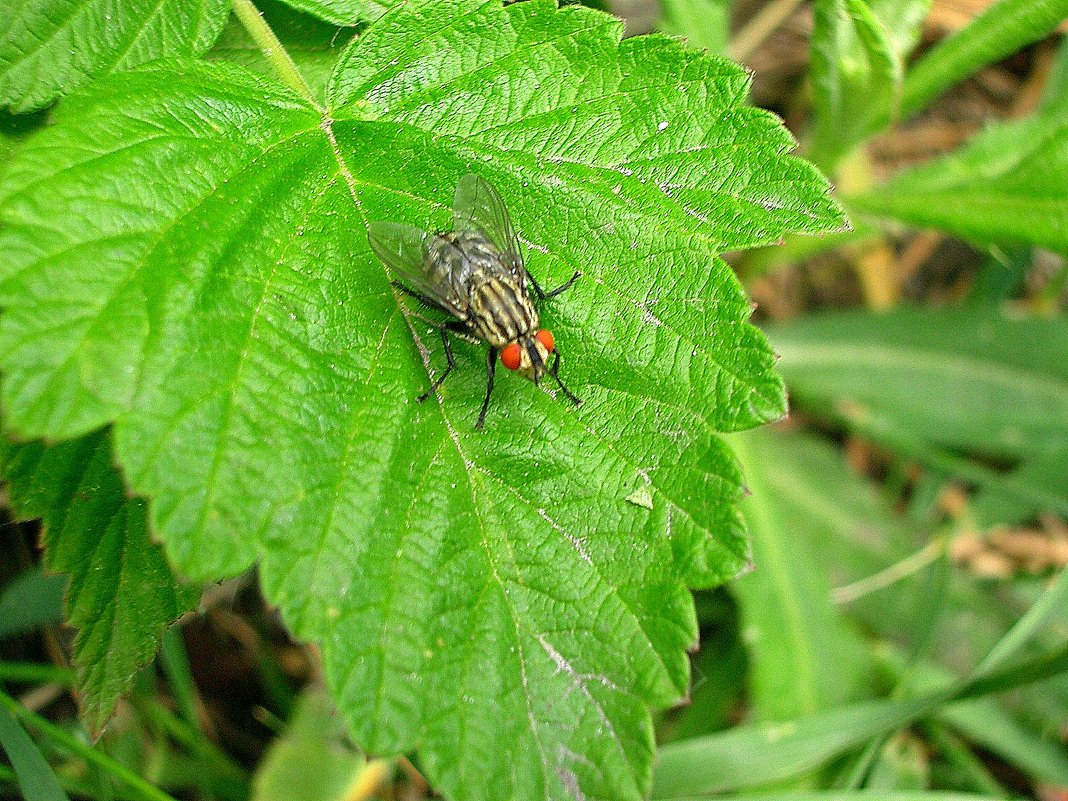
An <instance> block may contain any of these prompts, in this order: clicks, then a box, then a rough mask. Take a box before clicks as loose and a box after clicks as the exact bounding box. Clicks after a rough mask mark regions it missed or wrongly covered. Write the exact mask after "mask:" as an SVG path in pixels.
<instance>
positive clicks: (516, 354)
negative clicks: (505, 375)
mask: <svg viewBox="0 0 1068 801" xmlns="http://www.w3.org/2000/svg"><path fill="white" fill-rule="evenodd" d="M538 333H539V334H540V333H541V332H540V331H539V332H538ZM522 356H523V352H522V351H521V350H520V349H519V343H518V342H513V343H512V344H511V345H508V346H507V347H505V349H504V350H502V351H501V364H503V365H504V366H505V367H507V368H508V369H509V370H518V369H519V362H520V361H521V360H522Z"/></svg>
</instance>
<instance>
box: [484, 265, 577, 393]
mask: <svg viewBox="0 0 1068 801" xmlns="http://www.w3.org/2000/svg"><path fill="white" fill-rule="evenodd" d="M572 280H574V279H572ZM546 372H547V373H548V374H549V375H551V376H552V377H553V378H555V379H556V383H557V384H559V385H560V389H561V390H563V393H564V394H565V395H567V399H568V400H569V401H571V402H572V403H573V404H575V405H576V406H578V405H580V404H581V403H582V401H581V400H580V399H579V398H578V396H576V395H575V394H574V393H573V392H572V391H571V390H570V389H568V388H567V387H565V386H564V382H563V381H561V380H560V351H556V354H555V356H554V358H553V366H552V367H550V368H549V369H548V370H547V371H546ZM487 397H488V396H487Z"/></svg>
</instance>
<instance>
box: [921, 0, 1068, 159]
mask: <svg viewBox="0 0 1068 801" xmlns="http://www.w3.org/2000/svg"><path fill="white" fill-rule="evenodd" d="M1066 17H1068V0H1000V2H998V3H994V4H993V5H991V6H990V7H989V8H987V9H986V11H984V12H983V13H982V14H980V15H979V16H978V17H976V18H975V19H974V20H973V21H972V22H971V24H970V25H968V26H967V27H965V28H962V29H961V30H959V31H957V33H955V34H954V35H953V36H951V37H949V38H948V39H946V40H945V41H944V42H942V43H941V44H940V45H938V47H935V48H934V49H932V50H931V51H930V52H929V53H927V54H926V55H925V56H924V57H923V58H922V59H920V61H919V62H917V63H916V65H915V66H914V67H913V68H912V69H911V70H909V73H908V75H907V76H905V82H904V86H903V87H902V93H901V114H902V116H904V117H908V116H911V115H912V114H915V113H916V112H917V111H921V110H922V109H923V108H925V107H926V106H927V104H928V103H930V102H931V100H933V99H934V98H935V97H937V96H938V95H939V94H941V93H942V92H944V91H945V90H946V89H948V88H949V87H950V86H952V85H953V84H955V83H957V82H959V81H961V80H963V79H964V78H966V77H968V76H969V75H972V74H974V73H976V72H978V71H979V70H980V69H981V68H983V67H985V66H986V65H987V64H993V63H994V62H995V61H1000V60H1001V59H1003V58H1005V57H1006V56H1008V55H1011V54H1012V53H1015V52H1016V51H1017V50H1020V49H1021V48H1023V47H1024V46H1025V45H1028V44H1031V42H1037V41H1038V40H1039V39H1042V38H1043V37H1045V36H1048V35H1049V34H1050V33H1051V32H1052V31H1053V30H1054V29H1055V28H1056V27H1057V26H1058V25H1059V24H1060V23H1061V22H1063V21H1064V19H1065V18H1066ZM1021 141H1023V140H1021ZM1015 144H1016V145H1017V146H1018V145H1019V144H1020V142H1016V143H1015Z"/></svg>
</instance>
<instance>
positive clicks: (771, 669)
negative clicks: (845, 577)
mask: <svg viewBox="0 0 1068 801" xmlns="http://www.w3.org/2000/svg"><path fill="white" fill-rule="evenodd" d="M793 439H794V438H792V437H787V436H779V434H778V432H749V433H746V434H735V435H732V436H731V438H730V439H729V444H730V445H731V447H732V449H733V450H734V452H735V454H737V455H738V458H739V460H740V461H741V463H742V470H743V472H744V473H745V477H746V481H747V484H748V486H749V489H750V490H751V491H752V493H753V494H752V495H751V496H749V497H747V498H746V499H745V501H744V502H743V503H742V511H743V513H744V514H745V519H746V522H747V523H748V528H749V532H750V534H751V536H752V543H753V562H754V564H755V565H756V569H755V570H754V571H753V572H752V573H750V574H748V575H746V576H743V577H742V578H740V579H738V580H736V581H735V582H734V583H733V585H732V589H733V591H734V594H735V597H737V599H738V602H739V605H740V606H741V611H742V617H743V621H744V626H745V641H746V643H747V644H748V647H749V656H750V679H749V681H750V691H751V700H752V703H753V706H754V709H755V713H756V715H757V716H758V718H759V719H761V720H766V721H772V720H792V719H794V718H798V717H804V716H806V715H810V714H812V713H814V712H817V711H819V710H821V709H827V708H829V707H832V706H835V705H837V704H840V703H842V702H844V701H846V700H848V699H849V698H851V697H855V696H856V695H857V694H858V690H860V689H861V688H862V686H863V683H864V679H865V676H864V671H865V666H866V662H867V658H866V655H865V648H864V645H863V643H862V642H861V641H860V639H859V638H857V637H856V636H855V635H854V634H853V633H852V632H851V631H849V629H848V628H847V627H846V625H845V622H844V621H843V619H842V617H841V615H840V613H839V612H838V610H837V609H835V607H834V605H833V603H832V599H831V577H830V576H829V575H828V572H827V567H828V566H827V565H825V563H822V562H817V561H816V558H815V554H814V550H813V548H812V546H811V541H812V539H813V538H815V537H818V536H819V533H821V532H819V533H813V532H811V529H812V528H819V527H820V526H822V525H825V521H824V519H822V518H821V517H820V516H819V515H818V514H813V512H814V511H817V512H818V511H819V510H818V509H817V510H813V509H812V508H811V507H810V506H808V505H807V504H801V505H800V506H799V505H798V504H797V501H798V500H804V498H798V493H797V490H798V489H799V487H797V486H796V485H795V484H794V476H795V474H794V472H793V471H791V470H790V465H791V458H790V447H791V442H792V441H793ZM783 485H786V486H785V487H784V486H783ZM784 490H785V491H784ZM791 490H792V491H793V493H791V492H790V491H791ZM811 497H812V496H811V494H809V496H808V499H811Z"/></svg>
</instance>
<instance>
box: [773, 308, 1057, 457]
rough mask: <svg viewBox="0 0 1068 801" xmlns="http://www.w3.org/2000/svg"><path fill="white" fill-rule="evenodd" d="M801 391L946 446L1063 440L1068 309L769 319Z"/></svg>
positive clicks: (1024, 446)
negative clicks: (1065, 312)
mask: <svg viewBox="0 0 1068 801" xmlns="http://www.w3.org/2000/svg"><path fill="white" fill-rule="evenodd" d="M769 336H770V338H771V340H772V342H773V343H774V345H775V347H776V349H777V350H778V351H779V352H780V353H781V354H782V361H781V362H780V365H779V366H780V369H781V370H782V372H783V374H784V375H785V376H786V379H787V383H788V384H789V386H790V388H791V391H792V392H793V393H794V394H795V396H796V398H797V400H798V401H800V402H801V403H802V404H806V403H808V404H816V405H819V406H821V407H823V408H829V409H834V408H835V407H837V408H843V407H848V408H849V409H850V413H851V416H856V413H855V412H856V410H861V411H870V412H871V413H872V414H874V415H876V416H878V417H880V418H883V419H886V420H888V421H890V422H891V423H892V424H893V425H895V426H896V427H898V428H900V429H902V430H904V431H908V432H910V434H912V435H914V436H916V437H918V438H922V439H924V440H927V441H929V442H933V443H938V444H941V445H945V446H948V447H953V448H963V449H967V450H971V451H975V452H979V453H986V454H994V455H1002V456H1015V457H1025V456H1031V455H1033V454H1038V453H1047V452H1052V451H1057V450H1062V449H1063V448H1065V447H1066V445H1068V429H1066V428H1065V426H1064V421H1065V420H1068V320H1066V319H1065V318H1063V317H1061V318H1052V319H1048V320H1038V319H1035V320H1027V319H1022V320H1021V319H1012V318H1009V317H1007V316H1004V315H1002V314H1001V313H999V312H997V311H993V310H987V309H982V308H965V309H942V310H938V311H924V310H921V309H901V310H897V311H894V312H891V313H889V314H883V315H876V314H870V313H844V314H827V315H819V316H814V317H811V318H808V319H804V320H799V321H797V322H795V323H790V324H788V325H781V326H775V327H773V328H770V329H769Z"/></svg>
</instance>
